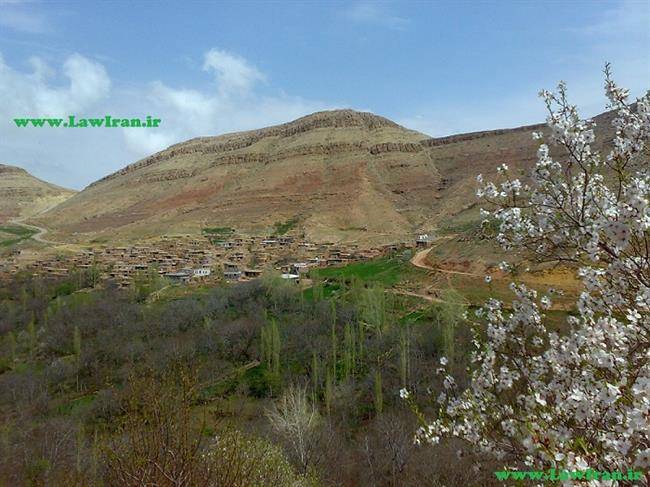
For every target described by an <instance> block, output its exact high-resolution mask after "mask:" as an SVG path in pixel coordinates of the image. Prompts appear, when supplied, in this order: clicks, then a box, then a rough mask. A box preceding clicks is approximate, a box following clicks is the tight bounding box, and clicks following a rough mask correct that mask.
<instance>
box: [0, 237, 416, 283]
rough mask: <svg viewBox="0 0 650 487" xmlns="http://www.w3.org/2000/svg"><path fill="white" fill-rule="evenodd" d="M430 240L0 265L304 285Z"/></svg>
mask: <svg viewBox="0 0 650 487" xmlns="http://www.w3.org/2000/svg"><path fill="white" fill-rule="evenodd" d="M427 242H428V236H427V235H418V236H417V238H416V240H415V242H414V243H406V242H401V243H394V244H387V245H383V246H378V247H370V248H363V249H362V248H360V246H359V245H356V244H344V245H339V244H335V243H312V242H308V241H305V240H304V239H301V238H298V236H296V235H282V236H268V237H260V236H245V235H238V234H237V233H235V232H231V233H227V234H225V235H217V236H215V235H211V234H205V233H204V234H203V235H200V236H192V235H174V236H163V237H160V238H158V239H156V240H154V241H151V242H147V244H146V245H144V244H139V245H131V246H120V247H112V246H106V245H105V246H100V247H96V248H95V247H92V248H87V249H84V250H82V251H80V252H77V253H71V254H68V255H57V256H54V257H51V258H49V259H42V260H36V261H33V262H30V263H28V264H22V263H21V261H20V250H14V251H12V252H11V253H10V254H9V256H8V257H3V259H2V262H1V263H0V279H3V278H10V277H12V276H14V275H15V274H17V273H18V272H27V273H31V274H33V275H38V276H41V277H51V278H59V277H66V276H68V275H69V274H70V273H71V272H73V271H80V270H85V269H93V270H94V271H95V273H96V274H97V280H98V281H99V282H104V281H112V282H114V283H115V284H116V285H117V286H119V287H128V286H130V285H131V284H132V282H133V280H134V279H135V278H136V276H138V275H139V274H145V273H151V272H155V273H157V274H158V275H159V276H161V277H164V278H167V279H169V280H170V281H171V282H176V283H184V284H190V283H197V282H200V283H207V282H214V283H216V282H219V281H227V282H237V281H247V280H252V279H255V278H258V277H260V276H261V275H262V273H263V272H265V271H275V272H279V273H280V275H281V276H282V278H283V279H287V280H289V281H292V282H295V283H300V282H301V281H304V280H305V278H306V277H307V276H308V274H309V272H310V270H312V269H314V268H319V267H329V266H340V265H345V264H348V263H351V262H355V261H362V260H368V259H373V258H376V257H380V256H383V255H387V254H389V253H391V252H394V251H397V250H399V249H405V248H409V247H413V246H416V247H420V246H423V245H426V244H427Z"/></svg>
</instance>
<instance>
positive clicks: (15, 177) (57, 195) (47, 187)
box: [0, 164, 75, 223]
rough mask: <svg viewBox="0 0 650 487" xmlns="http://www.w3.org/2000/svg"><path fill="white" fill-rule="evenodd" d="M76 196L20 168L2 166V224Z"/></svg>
mask: <svg viewBox="0 0 650 487" xmlns="http://www.w3.org/2000/svg"><path fill="white" fill-rule="evenodd" d="M74 193H75V192H74V191H72V190H69V189H65V188H61V187H59V186H56V185H54V184H50V183H46V182H45V181H41V180H40V179H38V178H35V177H34V176H32V175H31V174H29V173H28V172H27V171H25V170H24V169H21V168H19V167H15V166H8V165H5V164H0V223H4V222H6V221H8V220H11V219H14V218H24V217H28V216H31V215H35V214H36V213H39V212H40V211H43V210H45V209H47V208H50V207H52V206H55V205H56V204H58V203H60V202H62V201H64V200H66V199H67V198H69V197H70V196H72V195H73V194H74Z"/></svg>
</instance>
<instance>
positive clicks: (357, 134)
mask: <svg viewBox="0 0 650 487" xmlns="http://www.w3.org/2000/svg"><path fill="white" fill-rule="evenodd" d="M596 118H597V119H598V120H599V123H598V125H599V127H598V128H597V130H599V131H600V132H601V133H602V132H603V131H608V130H611V127H610V129H607V123H605V124H603V125H604V127H605V128H602V127H600V125H601V123H600V122H601V121H605V122H607V121H609V119H611V113H606V114H602V115H599V116H598V117H596ZM603 119H605V120H603ZM535 130H545V126H544V125H543V124H535V125H526V126H522V127H516V128H511V129H497V130H487V131H480V132H473V133H467V134H456V135H452V136H446V137H439V138H433V137H428V136H427V135H425V134H422V133H420V132H417V131H414V130H410V129H408V128H405V127H402V126H401V125H399V124H397V123H395V122H393V121H391V120H389V119H387V118H385V117H381V116H379V115H375V114H372V113H369V112H357V111H354V110H349V109H345V110H333V111H324V112H316V113H314V114H311V115H307V116H305V117H301V118H299V119H296V120H294V121H291V122H287V123H284V124H279V125H274V126H270V127H265V128H261V129H256V130H249V131H244V132H234V133H229V134H222V135H217V136H209V137H196V138H193V139H189V140H187V141H185V142H181V143H178V144H174V145H172V146H170V147H168V148H167V149H164V150H162V151H159V152H157V153H155V154H152V155H150V156H148V157H145V158H143V159H140V160H138V161H135V162H134V163H132V164H129V165H127V166H125V167H123V168H122V169H120V170H118V171H115V172H114V173H112V174H109V175H107V176H105V177H103V178H101V179H99V180H97V181H95V182H93V183H92V184H90V185H89V186H87V187H86V188H85V189H84V190H83V191H81V192H79V193H77V194H76V195H75V196H73V197H72V198H70V199H68V200H66V201H64V202H63V203H62V204H60V205H58V206H57V207H56V208H53V209H52V210H50V211H48V212H47V214H46V215H45V216H43V217H41V218H40V219H36V220H35V221H40V223H42V224H43V225H46V226H48V228H50V229H51V230H52V231H53V232H55V233H59V234H61V235H62V236H68V237H72V238H74V239H76V240H80V241H84V240H85V241H88V240H94V239H95V240H96V239H99V240H106V239H108V240H113V239H126V240H133V239H137V238H146V237H150V236H158V235H161V234H165V233H171V232H181V233H198V232H200V231H201V229H202V228H205V227H209V226H229V227H233V228H237V229H239V230H241V231H243V232H248V233H265V232H266V233H268V232H270V231H272V229H273V227H274V225H275V224H277V223H281V222H284V221H289V220H291V221H294V220H295V221H296V222H297V230H298V231H299V232H301V233H302V234H304V235H305V236H306V237H309V238H311V239H312V240H314V241H323V240H326V241H372V242H377V243H378V242H389V241H395V240H403V239H408V238H411V237H412V235H413V234H414V233H416V232H420V231H423V232H426V231H427V230H429V229H431V228H432V227H435V226H436V225H437V224H438V223H439V222H440V221H444V220H445V219H449V218H453V217H455V215H457V214H459V213H461V212H463V211H465V210H467V209H469V208H471V207H472V205H474V204H475V198H474V189H475V177H476V175H477V174H478V173H483V174H488V175H489V174H492V173H494V170H495V168H496V167H497V166H498V165H499V164H501V163H503V162H506V163H508V164H509V165H513V166H515V167H517V166H519V167H520V168H521V169H522V170H525V169H527V168H530V167H532V165H533V164H534V161H535V157H536V156H535V154H536V150H537V145H538V142H535V141H534V140H533V139H532V137H531V134H530V133H531V132H533V131H535Z"/></svg>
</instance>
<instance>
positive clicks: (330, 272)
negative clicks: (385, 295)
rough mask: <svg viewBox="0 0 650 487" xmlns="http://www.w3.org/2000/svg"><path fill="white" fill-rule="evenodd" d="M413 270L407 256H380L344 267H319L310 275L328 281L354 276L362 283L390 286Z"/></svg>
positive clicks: (348, 278)
mask: <svg viewBox="0 0 650 487" xmlns="http://www.w3.org/2000/svg"><path fill="white" fill-rule="evenodd" d="M409 256H410V255H409ZM413 271H414V269H413V268H412V267H411V265H410V263H409V261H408V257H407V256H404V257H382V258H380V259H374V260H370V261H367V262H357V263H354V264H350V265H347V266H344V267H328V268H326V269H319V270H318V271H316V273H313V272H312V277H314V276H315V275H316V274H317V275H318V277H319V278H321V279H327V280H330V281H332V280H333V281H349V280H351V279H353V278H355V279H358V280H359V281H362V282H364V283H373V284H381V285H383V286H385V287H392V286H394V285H395V284H397V283H398V282H400V281H401V280H402V279H403V278H405V277H407V275H408V274H410V273H412V272H413Z"/></svg>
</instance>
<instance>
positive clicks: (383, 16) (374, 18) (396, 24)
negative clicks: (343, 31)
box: [344, 0, 410, 30]
mask: <svg viewBox="0 0 650 487" xmlns="http://www.w3.org/2000/svg"><path fill="white" fill-rule="evenodd" d="M344 14H345V17H347V18H348V19H349V20H352V21H354V22H359V23H364V24H372V25H379V26H383V27H388V28H391V29H395V30H403V29H405V28H406V27H407V26H408V25H409V23H410V21H409V19H407V18H404V17H400V16H398V15H395V14H393V13H391V12H390V9H389V5H388V3H386V2H379V1H369V0H362V1H358V2H355V3H354V4H352V6H351V7H350V8H349V9H348V10H346V11H345V12H344Z"/></svg>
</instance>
